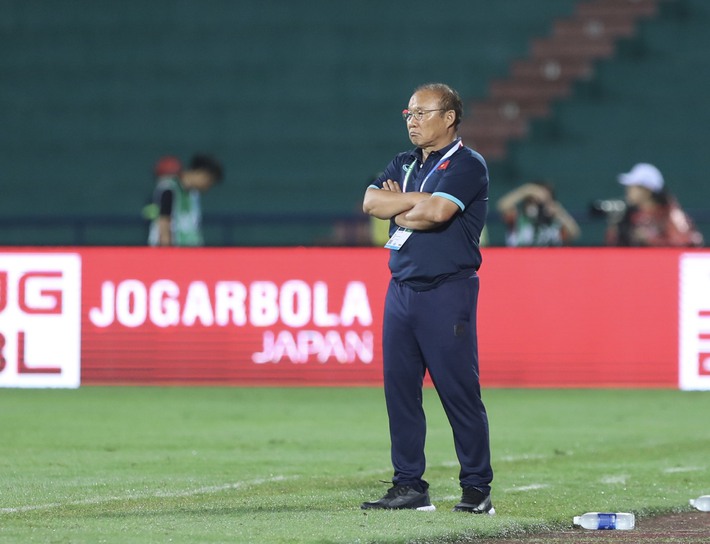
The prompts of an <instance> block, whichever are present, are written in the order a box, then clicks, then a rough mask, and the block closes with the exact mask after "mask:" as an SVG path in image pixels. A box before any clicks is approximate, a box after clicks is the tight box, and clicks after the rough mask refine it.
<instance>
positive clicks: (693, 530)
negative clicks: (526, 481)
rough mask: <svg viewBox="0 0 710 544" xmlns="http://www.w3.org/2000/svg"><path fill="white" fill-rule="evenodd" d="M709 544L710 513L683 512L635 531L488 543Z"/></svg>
mask: <svg viewBox="0 0 710 544" xmlns="http://www.w3.org/2000/svg"><path fill="white" fill-rule="evenodd" d="M572 542H574V543H575V544H592V543H593V544H602V543H612V542H613V543H616V542H620V543H632V542H640V543H646V544H663V543H667V544H700V543H703V544H707V543H710V513H707V512H683V513H680V514H669V515H666V516H658V517H653V518H645V519H640V520H636V528H635V529H633V530H631V531H588V530H586V529H581V528H579V527H575V528H570V529H569V530H565V531H560V532H556V533H543V534H537V535H528V536H525V537H519V538H512V539H503V540H500V539H495V540H490V541H486V543H487V544H488V543H490V544H568V543H572Z"/></svg>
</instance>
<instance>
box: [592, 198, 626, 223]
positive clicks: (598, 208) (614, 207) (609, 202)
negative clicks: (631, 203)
mask: <svg viewBox="0 0 710 544" xmlns="http://www.w3.org/2000/svg"><path fill="white" fill-rule="evenodd" d="M589 212H590V213H591V214H592V215H594V216H597V217H607V218H608V217H610V216H611V217H620V216H622V215H623V214H624V212H626V202H624V201H623V200H615V199H604V200H594V201H592V202H591V203H590V204H589Z"/></svg>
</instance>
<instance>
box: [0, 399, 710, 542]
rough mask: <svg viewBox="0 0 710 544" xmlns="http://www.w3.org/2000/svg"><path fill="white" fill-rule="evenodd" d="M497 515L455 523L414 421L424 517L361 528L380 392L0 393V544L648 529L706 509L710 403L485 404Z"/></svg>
mask: <svg viewBox="0 0 710 544" xmlns="http://www.w3.org/2000/svg"><path fill="white" fill-rule="evenodd" d="M484 400H485V401H486V404H487V406H488V411H489V417H490V421H491V439H492V450H493V451H492V453H493V468H494V470H495V471H496V474H495V480H494V490H493V499H494V504H495V506H496V509H497V511H498V514H497V515H496V516H471V515H466V514H461V513H454V512H451V508H452V506H453V505H454V504H455V503H456V502H457V500H458V498H459V494H460V490H459V487H458V481H457V479H456V477H457V472H458V466H457V463H456V458H455V456H454V452H453V443H452V439H451V432H450V430H449V426H448V424H447V422H446V420H445V418H444V415H443V412H442V410H441V407H440V405H439V402H438V398H437V397H436V394H435V392H434V391H433V390H427V391H426V396H425V404H426V409H427V414H428V422H429V434H428V442H427V458H428V463H429V465H428V466H429V468H428V471H427V473H426V475H425V477H426V478H427V480H428V481H429V482H430V484H431V489H430V492H431V497H432V502H433V503H434V504H435V505H436V506H437V511H436V512H411V511H399V512H377V511H375V512H373V511H369V512H367V514H365V513H364V512H363V511H362V510H360V508H359V505H360V502H362V501H363V500H367V499H373V498H377V497H379V496H380V495H381V494H383V493H384V492H385V491H386V488H387V487H388V486H387V484H383V483H380V482H379V480H387V479H389V478H390V477H391V468H390V464H389V441H388V433H387V421H386V417H385V408H384V399H383V396H382V392H381V391H380V390H379V389H369V388H364V389H358V388H355V389H340V388H338V389H327V388H323V389H311V388H307V389H268V388H255V389H244V388H128V387H85V388H82V389H79V390H42V391H31V390H0V418H1V419H2V421H1V423H0V482H1V483H0V542H2V543H6V542H7V543H11V542H12V543H14V542H18V543H27V542H42V543H45V542H52V543H65V542H66V543H69V542H71V543H78V542H91V543H96V542H121V543H129V542H176V543H202V542H205V543H207V542H239V543H242V542H259V543H271V542H289V543H291V542H434V543H437V542H466V541H473V540H474V539H477V538H480V537H485V536H489V537H490V536H504V535H513V534H521V533H523V532H536V531H542V530H548V529H553V530H554V529H557V528H562V527H570V525H571V520H572V516H573V515H576V514H581V513H583V512H586V511H631V512H635V513H636V514H637V516H639V517H644V516H650V515H654V514H658V513H664V512H678V511H683V510H688V509H690V506H689V505H688V499H689V498H693V497H696V496H698V495H701V494H707V493H710V470H709V469H710V454H709V452H710V424H708V414H710V393H683V392H678V391H649V390H638V391H636V390H631V391H622V390H601V391H599V390H506V389H494V390H487V391H484Z"/></svg>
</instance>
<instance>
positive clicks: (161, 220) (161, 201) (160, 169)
mask: <svg viewBox="0 0 710 544" xmlns="http://www.w3.org/2000/svg"><path fill="white" fill-rule="evenodd" d="M173 159H174V157H172V158H167V157H163V159H161V160H159V161H158V162H157V163H156V166H155V171H154V174H155V176H156V187H155V191H154V193H153V205H154V206H155V208H154V212H153V215H154V218H153V219H152V222H151V225H150V233H149V235H148V243H149V244H150V245H151V246H201V245H203V244H204V240H203V237H202V208H201V204H200V195H201V194H202V193H205V192H207V191H209V190H210V188H211V187H212V186H213V185H214V184H215V183H219V182H220V181H221V180H222V177H223V168H222V165H221V163H220V162H218V161H217V160H216V159H215V158H213V157H211V156H209V155H195V156H193V157H192V159H191V160H190V164H189V166H188V167H187V168H185V169H182V170H180V169H177V171H176V168H177V167H179V161H177V162H175V160H173ZM156 211H157V213H155V212H156Z"/></svg>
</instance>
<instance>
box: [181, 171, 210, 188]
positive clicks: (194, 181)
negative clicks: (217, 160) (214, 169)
mask: <svg viewBox="0 0 710 544" xmlns="http://www.w3.org/2000/svg"><path fill="white" fill-rule="evenodd" d="M182 179H183V185H185V186H186V187H187V188H188V189H197V190H198V191H200V192H201V193H206V192H207V191H209V190H210V188H211V187H212V185H214V182H215V180H214V176H212V174H211V173H210V172H208V171H207V170H186V171H184V172H183V177H182Z"/></svg>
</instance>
